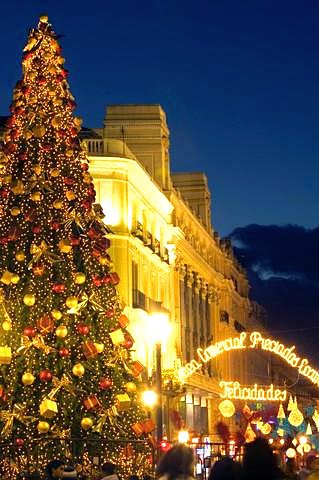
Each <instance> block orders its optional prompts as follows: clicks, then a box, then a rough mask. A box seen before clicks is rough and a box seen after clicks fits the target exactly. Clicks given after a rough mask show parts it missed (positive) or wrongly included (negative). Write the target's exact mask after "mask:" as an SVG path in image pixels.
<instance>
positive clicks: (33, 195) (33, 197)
mask: <svg viewBox="0 0 319 480" xmlns="http://www.w3.org/2000/svg"><path fill="white" fill-rule="evenodd" d="M41 198H42V195H41V192H33V193H31V200H33V201H34V202H40V201H41Z"/></svg>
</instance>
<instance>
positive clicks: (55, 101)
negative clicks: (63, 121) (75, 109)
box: [53, 97, 63, 107]
mask: <svg viewBox="0 0 319 480" xmlns="http://www.w3.org/2000/svg"><path fill="white" fill-rule="evenodd" d="M62 104H63V100H62V98H60V97H55V98H54V99H53V105H55V106H56V107H59V106H60V105H62Z"/></svg>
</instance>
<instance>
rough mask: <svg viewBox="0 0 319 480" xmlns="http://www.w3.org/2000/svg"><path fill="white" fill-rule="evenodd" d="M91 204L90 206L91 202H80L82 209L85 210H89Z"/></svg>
mask: <svg viewBox="0 0 319 480" xmlns="http://www.w3.org/2000/svg"><path fill="white" fill-rule="evenodd" d="M91 206H92V204H91V201H90V200H83V202H82V207H83V208H84V209H85V210H90V208H91Z"/></svg>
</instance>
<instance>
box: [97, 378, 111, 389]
mask: <svg viewBox="0 0 319 480" xmlns="http://www.w3.org/2000/svg"><path fill="white" fill-rule="evenodd" d="M112 385H113V382H112V380H111V379H110V378H107V377H105V378H101V380H100V381H99V387H100V389H101V390H108V389H109V388H111V387H112Z"/></svg>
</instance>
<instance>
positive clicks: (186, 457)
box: [156, 438, 319, 480]
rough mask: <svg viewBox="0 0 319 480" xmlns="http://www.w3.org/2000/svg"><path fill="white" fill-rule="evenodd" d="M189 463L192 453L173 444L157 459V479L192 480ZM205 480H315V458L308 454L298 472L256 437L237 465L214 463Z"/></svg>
mask: <svg viewBox="0 0 319 480" xmlns="http://www.w3.org/2000/svg"><path fill="white" fill-rule="evenodd" d="M193 463H194V458H193V450H192V449H191V448H188V447H186V446H185V445H177V446H175V447H173V448H172V449H171V450H169V451H168V452H167V453H166V455H165V456H164V457H163V458H162V459H161V461H160V463H159V465H158V467H157V471H156V477H157V480H191V479H194V476H193ZM208 480H319V457H316V455H314V454H311V455H308V457H307V460H306V465H305V467H304V468H302V469H300V470H297V465H296V462H295V460H294V459H293V458H290V459H287V461H286V462H285V463H284V465H282V466H280V457H279V456H278V455H276V454H275V453H274V452H273V451H272V448H271V447H270V445H269V443H268V441H267V440H266V439H264V438H257V439H256V440H255V441H253V442H251V443H248V444H247V445H246V446H245V451H244V455H243V459H242V462H241V463H239V462H236V461H234V460H233V459H232V458H230V457H223V458H221V459H219V460H217V461H216V462H215V463H214V464H213V466H212V468H211V470H210V473H209V476H208Z"/></svg>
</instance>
